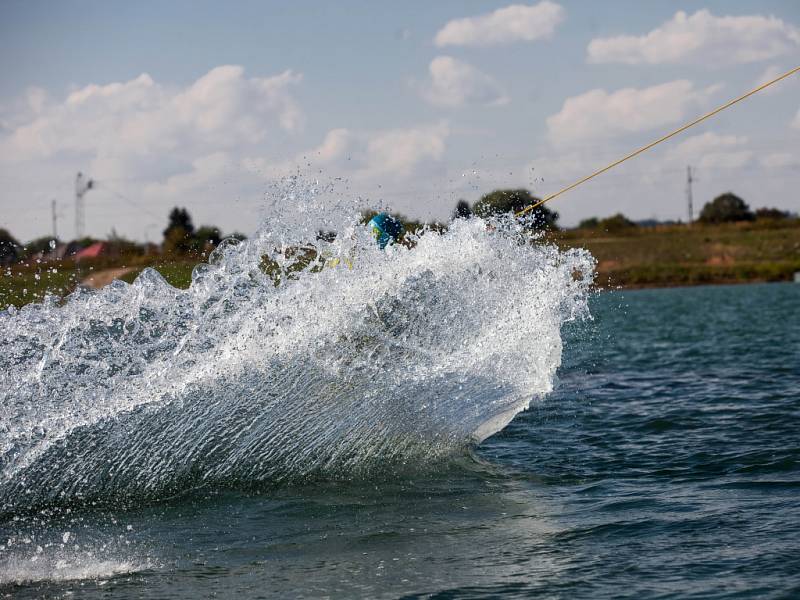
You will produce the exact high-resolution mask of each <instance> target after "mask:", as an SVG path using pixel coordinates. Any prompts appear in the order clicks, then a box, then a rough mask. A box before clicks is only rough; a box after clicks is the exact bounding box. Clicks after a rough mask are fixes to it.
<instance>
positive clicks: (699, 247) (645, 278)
mask: <svg viewBox="0 0 800 600" xmlns="http://www.w3.org/2000/svg"><path fill="white" fill-rule="evenodd" d="M553 237H554V239H555V241H556V243H558V244H559V245H560V246H562V247H581V248H586V249H588V250H589V251H590V252H591V253H592V255H593V256H594V257H595V258H596V259H597V261H598V269H597V270H598V278H597V281H598V283H599V284H600V285H606V284H609V285H623V286H637V287H638V286H668V285H696V284H706V283H737V282H747V281H788V280H791V279H792V276H793V274H794V272H795V271H800V227H799V226H798V225H797V223H796V222H792V221H789V222H787V223H786V224H785V226H778V225H776V224H774V223H773V224H770V225H769V226H764V225H763V224H762V225H758V224H731V225H716V226H709V225H706V226H703V225H699V224H695V225H693V226H691V227H688V226H673V227H664V228H655V229H642V228H639V229H636V230H633V231H630V232H620V233H616V234H610V233H606V232H598V231H586V230H575V231H568V232H559V233H557V234H554V236H553Z"/></svg>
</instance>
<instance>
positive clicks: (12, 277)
mask: <svg viewBox="0 0 800 600" xmlns="http://www.w3.org/2000/svg"><path fill="white" fill-rule="evenodd" d="M153 259H156V260H153ZM131 262H134V263H135V262H140V263H141V264H131ZM196 264H197V261H194V260H188V259H184V258H176V259H165V258H164V257H151V259H150V260H138V261H137V260H134V261H129V260H128V261H126V260H121V259H120V260H113V259H101V260H85V261H81V262H80V263H75V262H73V261H71V260H65V261H58V262H52V263H42V264H37V263H35V262H34V263H29V264H18V265H13V266H11V267H8V268H7V269H4V271H3V273H2V275H0V310H2V309H4V308H6V307H7V306H9V305H13V306H16V307H17V308H19V307H21V306H24V305H25V304H29V303H31V302H41V301H42V300H44V298H45V296H47V295H48V294H49V295H52V296H56V297H58V298H63V297H64V296H66V295H68V294H70V293H71V292H73V291H74V290H75V288H76V287H78V285H80V284H81V282H83V281H85V280H86V279H87V278H88V277H90V276H91V275H93V274H95V273H100V272H102V271H103V270H105V269H113V268H119V267H121V266H129V267H132V270H131V271H129V272H128V273H126V274H125V275H123V276H122V277H121V279H122V280H123V281H126V282H128V283H132V282H133V280H134V279H136V276H137V275H138V274H139V273H141V272H142V270H144V269H145V268H146V267H153V268H155V269H156V270H157V271H158V272H159V273H161V275H162V276H163V277H164V278H165V279H166V280H167V282H168V283H169V284H170V285H173V286H175V287H179V288H187V287H189V283H191V280H192V269H193V268H194V266H195V265H196Z"/></svg>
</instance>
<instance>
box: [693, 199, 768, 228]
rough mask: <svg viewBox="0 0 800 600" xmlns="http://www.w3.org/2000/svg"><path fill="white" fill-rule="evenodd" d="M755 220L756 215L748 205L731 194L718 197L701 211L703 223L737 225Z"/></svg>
mask: <svg viewBox="0 0 800 600" xmlns="http://www.w3.org/2000/svg"><path fill="white" fill-rule="evenodd" d="M754 219H755V215H754V214H753V213H752V211H751V210H750V207H749V206H747V203H745V201H744V200H742V199H741V198H739V196H737V195H736V194H733V193H731V192H726V193H724V194H721V195H719V196H717V197H716V198H714V199H713V200H712V201H711V202H708V203H706V205H705V206H704V207H703V210H702V211H700V222H701V223H735V222H737V221H752V220H754Z"/></svg>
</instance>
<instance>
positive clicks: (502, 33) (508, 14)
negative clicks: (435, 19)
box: [434, 0, 564, 47]
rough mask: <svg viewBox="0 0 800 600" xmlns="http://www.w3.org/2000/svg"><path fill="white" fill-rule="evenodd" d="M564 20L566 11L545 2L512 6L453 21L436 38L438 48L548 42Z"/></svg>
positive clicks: (546, 0)
mask: <svg viewBox="0 0 800 600" xmlns="http://www.w3.org/2000/svg"><path fill="white" fill-rule="evenodd" d="M563 20H564V9H563V8H562V7H561V6H560V5H559V4H556V3H555V2H550V0H544V1H543V2H540V3H539V4H534V5H532V6H528V5H525V4H512V5H511V6H506V7H505V8H499V9H497V10H496V11H494V12H492V13H489V14H486V15H480V16H477V17H467V18H463V19H454V20H452V21H449V22H448V23H446V24H445V26H444V27H442V28H441V29H440V30H439V32H438V33H437V34H436V37H435V38H434V42H435V43H436V45H437V46H439V47H442V46H495V45H498V44H510V43H512V42H532V41H535V40H539V39H545V38H549V37H550V36H552V35H553V32H554V31H555V29H556V27H557V26H558V25H559V24H560V23H561V22H562V21H563Z"/></svg>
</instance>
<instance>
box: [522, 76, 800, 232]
mask: <svg viewBox="0 0 800 600" xmlns="http://www.w3.org/2000/svg"><path fill="white" fill-rule="evenodd" d="M798 71H800V67H795V68H794V69H792V70H791V71H787V72H786V73H784V74H783V75H781V76H780V77H776V78H775V79H773V80H772V81H768V82H767V83H765V84H763V85H760V86H758V87H757V88H755V89H754V90H750V91H749V92H747V93H746V94H743V95H741V96H739V97H738V98H735V99H733V100H731V101H730V102H727V103H726V104H723V105H722V106H720V107H719V108H715V109H714V110H712V111H711V112H709V113H706V114H704V115H703V116H702V117H698V118H697V119H695V120H694V121H692V122H690V123H687V124H686V125H684V126H683V127H679V128H678V129H676V130H675V131H673V132H671V133H668V134H667V135H665V136H662V137H660V138H658V139H657V140H655V141H654V142H650V143H649V144H647V145H646V146H642V147H641V148H639V149H638V150H634V151H633V152H631V153H630V154H628V155H626V156H624V157H622V158H620V159H619V160H616V161H614V162H613V163H611V164H610V165H608V166H605V167H603V168H602V169H599V170H597V171H595V172H594V173H592V174H591V175H587V176H586V177H584V178H583V179H580V180H578V181H576V182H575V183H573V184H571V185H568V186H567V187H565V188H563V189H561V190H559V191H557V192H556V193H555V194H550V195H549V196H547V198H543V199H542V200H539V201H538V202H536V203H535V204H531V205H530V206H526V207H525V208H523V209H522V210H521V211H519V212H518V213H516V216H517V217H521V216H523V215H525V214H527V213H529V212H530V211H532V210H533V209H535V208H537V207H539V206H541V205H542V204H544V203H545V202H550V200H552V199H553V198H556V197H558V196H560V195H561V194H563V193H564V192H568V191H570V190H571V189H573V188H576V187H578V186H579V185H581V184H582V183H586V182H587V181H589V180H590V179H594V178H595V177H597V176H598V175H600V174H601V173H605V172H606V171H609V170H610V169H613V168H614V167H616V166H617V165H620V164H622V163H624V162H625V161H626V160H628V159H629V158H633V157H634V156H638V155H639V154H641V153H642V152H645V151H647V150H649V149H650V148H652V147H653V146H657V145H658V144H660V143H661V142H664V141H666V140H668V139H669V138H671V137H673V136H676V135H678V134H679V133H681V132H682V131H686V130H687V129H689V128H690V127H694V126H695V125H697V124H698V123H701V122H703V121H705V120H706V119H708V118H709V117H713V116H714V115H715V114H717V113H719V112H722V111H723V110H725V109H726V108H728V107H730V106H733V105H734V104H736V103H737V102H741V101H742V100H744V99H745V98H749V97H750V96H752V95H753V94H756V93H758V92H760V91H761V90H763V89H765V88H768V87H769V86H771V85H773V84H775V83H778V82H779V81H780V80H781V79H786V78H787V77H790V76H791V75H794V74H795V73H797V72H798Z"/></svg>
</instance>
